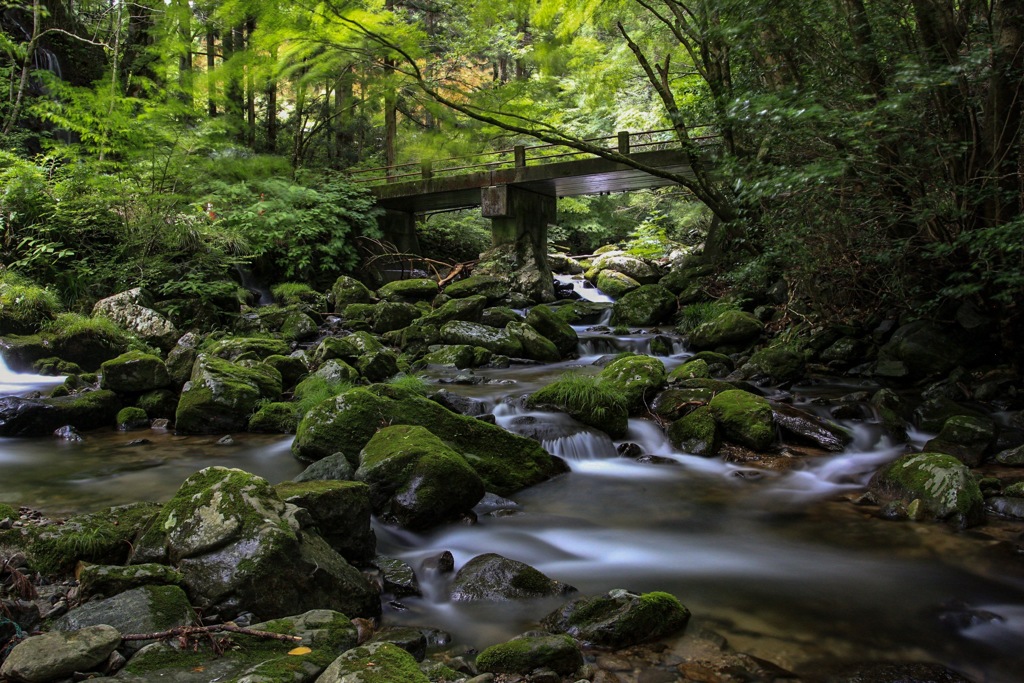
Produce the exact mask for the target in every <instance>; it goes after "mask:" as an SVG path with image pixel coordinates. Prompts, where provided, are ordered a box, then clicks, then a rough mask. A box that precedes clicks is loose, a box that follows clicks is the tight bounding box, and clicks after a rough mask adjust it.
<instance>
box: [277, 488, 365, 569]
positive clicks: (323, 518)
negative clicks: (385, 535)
mask: <svg viewBox="0 0 1024 683" xmlns="http://www.w3.org/2000/svg"><path fill="white" fill-rule="evenodd" d="M274 491H275V492H276V493H277V495H278V497H280V498H281V500H283V501H285V502H286V503H291V504H292V505H297V506H298V507H301V508H303V509H305V510H306V511H307V512H309V514H310V516H311V517H312V518H313V523H314V524H315V525H316V526H317V529H318V530H319V532H320V535H321V536H322V537H323V539H324V540H325V541H327V543H328V544H329V545H330V546H331V547H332V548H334V549H335V550H336V551H338V553H339V554H341V556H342V557H344V558H345V559H346V560H348V561H349V562H350V563H352V564H356V565H359V564H365V563H367V562H369V561H370V560H371V559H373V557H374V555H375V554H376V551H377V538H376V536H375V535H374V532H373V529H372V528H371V526H370V512H371V508H370V489H369V487H368V486H367V485H366V484H362V483H360V482H356V481H327V480H307V481H302V482H298V481H291V482H284V483H282V484H278V485H277V486H275V487H274Z"/></svg>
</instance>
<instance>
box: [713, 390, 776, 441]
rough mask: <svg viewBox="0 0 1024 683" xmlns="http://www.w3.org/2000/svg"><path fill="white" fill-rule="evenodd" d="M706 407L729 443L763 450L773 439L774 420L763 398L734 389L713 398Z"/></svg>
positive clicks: (770, 409) (769, 407)
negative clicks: (733, 442) (732, 442)
mask: <svg viewBox="0 0 1024 683" xmlns="http://www.w3.org/2000/svg"><path fill="white" fill-rule="evenodd" d="M708 406H709V407H710V408H711V414H712V415H714V418H715V422H717V423H718V425H719V426H720V427H721V428H722V431H723V432H724V434H725V437H726V438H727V439H729V440H730V441H735V442H736V443H738V444H740V445H743V446H747V447H748V448H752V449H754V450H756V451H762V450H764V449H766V448H768V447H769V446H770V445H771V444H772V442H773V441H774V440H775V418H774V415H773V413H772V408H771V406H770V405H769V404H768V401H766V400H765V399H764V398H762V397H760V396H755V395H754V394H751V393H748V392H746V391H740V390H739V389H733V390H731V391H724V392H722V393H721V394H718V395H717V396H715V397H714V398H713V399H711V403H709V404H708Z"/></svg>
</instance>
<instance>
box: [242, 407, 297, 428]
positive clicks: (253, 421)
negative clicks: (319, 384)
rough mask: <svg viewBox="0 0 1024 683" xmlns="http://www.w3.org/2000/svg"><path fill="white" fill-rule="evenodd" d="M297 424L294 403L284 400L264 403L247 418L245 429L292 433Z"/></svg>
mask: <svg viewBox="0 0 1024 683" xmlns="http://www.w3.org/2000/svg"><path fill="white" fill-rule="evenodd" d="M298 426H299V415H298V413H297V411H296V410H295V404H293V403H287V402H284V401H273V402H270V403H264V404H263V405H261V406H260V408H259V410H257V411H256V412H255V413H253V414H252V416H251V417H250V418H249V424H248V426H247V430H248V431H250V432H263V433H266V434H294V433H295V430H296V428H298Z"/></svg>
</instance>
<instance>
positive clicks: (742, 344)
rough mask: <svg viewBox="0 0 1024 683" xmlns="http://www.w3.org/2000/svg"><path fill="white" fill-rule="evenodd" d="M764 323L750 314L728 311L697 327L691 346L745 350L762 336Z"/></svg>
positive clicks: (701, 348) (696, 348)
mask: <svg viewBox="0 0 1024 683" xmlns="http://www.w3.org/2000/svg"><path fill="white" fill-rule="evenodd" d="M763 331H764V323H762V322H761V321H760V320H758V319H757V318H755V317H754V316H752V315H751V314H749V313H744V312H743V311H737V310H728V311H724V312H722V313H720V314H719V315H718V316H716V317H715V318H713V319H711V320H709V321H707V322H705V323H702V324H700V325H698V326H697V328H696V329H694V330H693V331H692V332H691V333H690V346H691V347H692V348H693V349H694V350H697V351H700V350H704V349H707V350H712V351H713V350H717V349H722V350H726V351H728V350H732V349H737V350H741V351H742V350H743V349H746V348H748V347H749V346H750V345H751V344H753V343H754V342H755V341H757V339H758V338H759V337H760V336H761V333H762V332H763Z"/></svg>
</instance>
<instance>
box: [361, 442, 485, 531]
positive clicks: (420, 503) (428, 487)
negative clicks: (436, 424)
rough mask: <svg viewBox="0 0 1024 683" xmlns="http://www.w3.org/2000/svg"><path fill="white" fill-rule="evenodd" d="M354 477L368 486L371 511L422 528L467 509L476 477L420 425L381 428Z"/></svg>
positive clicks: (474, 497) (476, 489)
mask: <svg viewBox="0 0 1024 683" xmlns="http://www.w3.org/2000/svg"><path fill="white" fill-rule="evenodd" d="M355 478H356V480H358V481H361V482H365V483H366V484H368V485H369V487H370V501H371V504H372V506H373V511H374V512H375V513H376V514H378V515H380V516H381V517H382V518H383V519H384V520H385V521H389V522H392V523H396V524H398V525H399V526H403V527H405V528H408V529H414V530H419V529H428V528H430V527H432V526H436V525H437V524H440V523H442V522H446V521H448V520H450V519H453V518H455V517H457V516H458V515H460V514H463V513H465V512H467V511H469V510H471V509H472V507H473V506H474V505H476V504H477V502H478V501H479V500H480V499H481V498H482V497H483V495H484V484H483V481H482V480H481V479H480V476H479V475H478V474H477V473H476V471H475V470H473V468H472V467H470V466H469V463H467V462H466V460H465V458H463V457H462V456H461V455H460V454H459V453H457V452H456V451H454V450H452V449H451V448H450V447H449V446H447V445H446V444H445V443H444V442H443V441H441V440H440V439H439V438H437V437H436V436H434V435H433V434H431V433H430V431H429V430H428V429H426V428H425V427H420V426H414V425H395V426H391V427H385V428H384V429H381V430H380V431H378V432H377V433H376V434H374V435H373V438H371V439H370V441H369V442H368V443H367V444H366V446H365V447H364V448H363V450H362V452H361V453H360V455H359V469H357V470H356V473H355Z"/></svg>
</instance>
